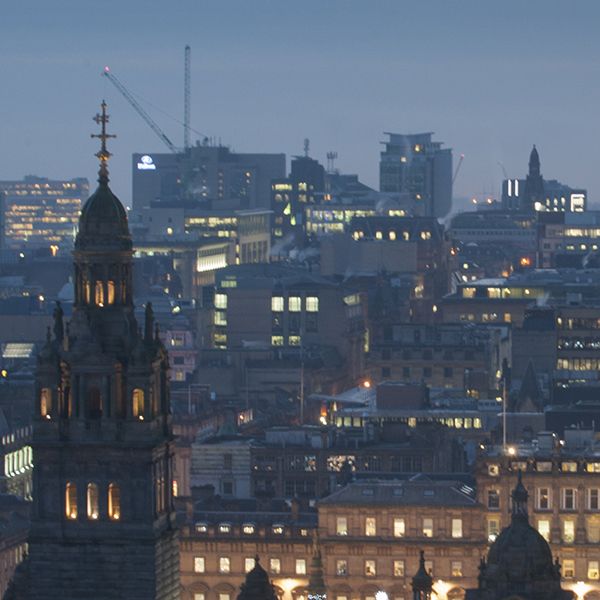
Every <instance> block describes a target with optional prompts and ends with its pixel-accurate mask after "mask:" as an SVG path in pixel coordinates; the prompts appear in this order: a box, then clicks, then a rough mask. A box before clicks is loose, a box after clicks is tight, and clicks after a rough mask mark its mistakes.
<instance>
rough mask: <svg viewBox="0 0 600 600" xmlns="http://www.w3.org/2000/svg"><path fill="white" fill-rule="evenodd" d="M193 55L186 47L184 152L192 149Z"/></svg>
mask: <svg viewBox="0 0 600 600" xmlns="http://www.w3.org/2000/svg"><path fill="white" fill-rule="evenodd" d="M191 54H192V51H191V49H190V47H189V46H186V47H185V67H184V71H185V73H184V85H183V150H184V152H187V151H188V150H189V148H190V80H191V68H190V66H191Z"/></svg>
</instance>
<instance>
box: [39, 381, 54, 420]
mask: <svg viewBox="0 0 600 600" xmlns="http://www.w3.org/2000/svg"><path fill="white" fill-rule="evenodd" d="M40 412H41V413H42V417H46V418H49V417H50V415H51V414H52V390H51V389H50V388H44V389H43V390H42V393H41V396H40Z"/></svg>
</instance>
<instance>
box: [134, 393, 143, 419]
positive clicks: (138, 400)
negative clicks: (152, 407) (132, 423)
mask: <svg viewBox="0 0 600 600" xmlns="http://www.w3.org/2000/svg"><path fill="white" fill-rule="evenodd" d="M133 416H134V418H136V419H139V420H140V421H143V420H144V391H143V390H140V389H139V388H136V389H135V390H133Z"/></svg>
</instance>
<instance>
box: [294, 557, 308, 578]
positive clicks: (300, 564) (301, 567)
mask: <svg viewBox="0 0 600 600" xmlns="http://www.w3.org/2000/svg"><path fill="white" fill-rule="evenodd" d="M296 575H306V560H305V559H304V558H297V559H296Z"/></svg>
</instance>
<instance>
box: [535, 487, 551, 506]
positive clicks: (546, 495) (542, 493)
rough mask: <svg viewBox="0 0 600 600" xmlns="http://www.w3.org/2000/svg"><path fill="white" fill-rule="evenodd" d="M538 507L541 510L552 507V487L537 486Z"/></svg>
mask: <svg viewBox="0 0 600 600" xmlns="http://www.w3.org/2000/svg"><path fill="white" fill-rule="evenodd" d="M536 494H537V508H539V509H540V510H548V509H550V508H552V503H551V502H550V488H545V487H544V488H537V489H536Z"/></svg>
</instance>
